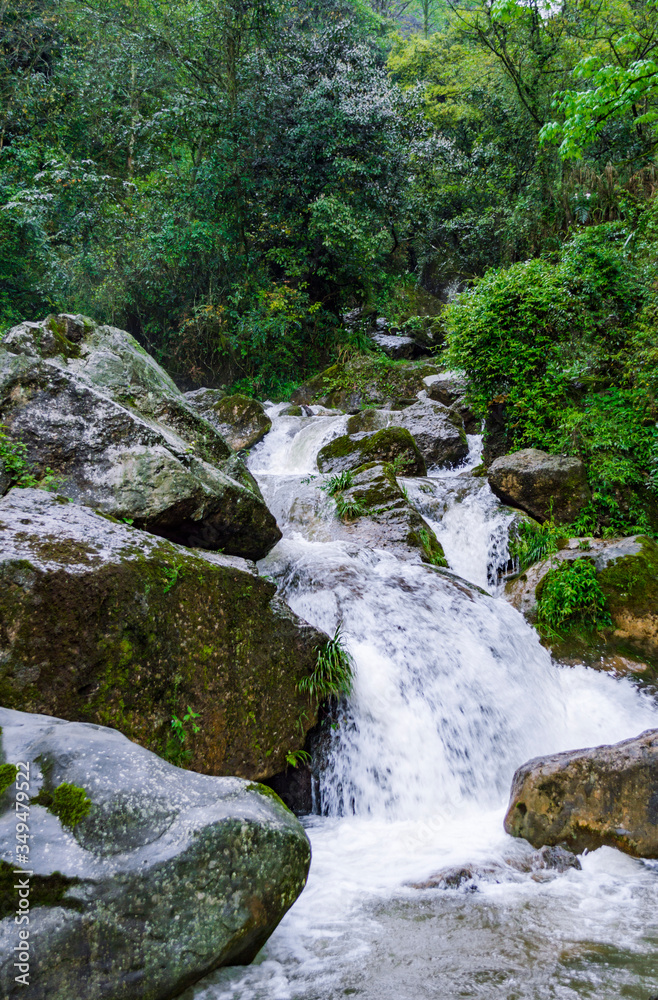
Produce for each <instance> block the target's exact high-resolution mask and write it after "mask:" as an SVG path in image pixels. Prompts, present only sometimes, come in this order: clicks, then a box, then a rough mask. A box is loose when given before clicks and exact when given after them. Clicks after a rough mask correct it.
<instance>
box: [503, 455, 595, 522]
mask: <svg viewBox="0 0 658 1000" xmlns="http://www.w3.org/2000/svg"><path fill="white" fill-rule="evenodd" d="M487 475H488V479H489V486H490V487H491V489H492V491H493V492H494V493H495V494H496V496H497V497H498V498H499V500H502V501H503V503H505V504H509V505H510V506H511V507H520V509H521V510H524V511H525V512H526V513H527V514H530V515H531V517H534V518H536V519H537V520H538V521H545V520H546V519H547V518H548V517H552V518H553V520H554V521H555V522H556V523H557V524H569V523H571V522H572V521H575V520H576V518H577V516H578V514H579V513H580V512H581V510H582V509H583V507H584V506H585V505H586V504H587V503H588V502H589V501H590V500H591V492H590V488H589V486H588V484H587V474H586V472H585V466H584V465H583V463H582V462H581V461H580V459H578V458H565V457H564V456H562V455H549V454H548V453H547V452H545V451H540V450H539V449H537V448H525V449H523V451H515V452H513V453H512V454H511V455H504V456H502V457H501V458H497V459H496V460H495V461H494V462H492V463H491V465H490V466H489V470H488V473H487Z"/></svg>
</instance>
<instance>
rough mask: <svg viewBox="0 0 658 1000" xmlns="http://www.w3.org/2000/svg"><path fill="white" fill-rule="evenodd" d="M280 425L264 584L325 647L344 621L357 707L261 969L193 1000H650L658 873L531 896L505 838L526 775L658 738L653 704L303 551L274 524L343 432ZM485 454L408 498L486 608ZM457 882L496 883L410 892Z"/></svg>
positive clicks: (385, 582)
mask: <svg viewBox="0 0 658 1000" xmlns="http://www.w3.org/2000/svg"><path fill="white" fill-rule="evenodd" d="M281 408H282V407H278V408H273V410H272V411H271V415H272V416H273V417H274V426H273V429H272V431H271V432H270V434H268V435H267V437H266V438H265V440H264V441H263V442H262V444H261V445H259V446H258V447H257V448H256V449H254V451H253V453H252V456H251V457H250V468H251V470H252V472H254V474H255V475H256V476H257V477H258V478H259V480H261V482H262V486H263V489H264V492H265V495H266V497H268V498H269V497H276V510H277V516H278V518H279V523H280V525H281V528H282V530H283V532H284V538H283V539H282V541H281V542H280V543H279V544H278V545H277V546H276V547H275V548H274V549H273V550H272V552H271V553H270V554H269V556H268V557H267V558H266V559H265V560H263V562H262V563H261V565H260V569H261V572H263V573H267V574H268V575H270V576H271V577H273V578H274V579H275V580H276V581H277V583H278V584H279V587H280V591H281V593H282V594H283V595H284V596H285V598H286V600H287V601H288V602H289V603H290V605H291V606H292V608H293V609H294V610H295V611H296V612H297V613H298V614H300V615H301V616H302V617H303V618H305V619H306V620H307V621H310V622H312V623H313V624H315V625H317V626H319V627H321V628H323V629H324V630H325V631H327V632H329V633H331V632H333V630H334V628H335V626H336V624H337V623H338V622H339V621H342V622H343V629H344V634H345V638H346V642H347V644H348V646H349V648H350V651H351V652H352V654H353V657H354V660H355V664H356V675H355V683H354V691H353V695H352V697H351V698H350V701H349V703H348V704H347V705H346V706H345V708H344V709H343V710H342V712H341V714H340V717H339V720H338V723H337V725H336V728H335V731H334V732H333V735H332V744H331V750H330V754H329V763H328V767H327V769H326V770H325V772H324V774H323V776H322V780H321V790H320V793H321V807H322V812H323V815H322V816H313V817H309V818H307V820H306V821H305V822H306V826H307V830H308V834H309V837H310V838H311V842H312V847H313V862H312V867H311V874H310V878H309V882H308V885H307V888H306V889H305V891H304V892H303V893H302V895H301V897H300V898H299V900H298V901H297V903H296V904H295V906H294V907H293V908H292V910H291V911H290V912H289V913H288V914H287V915H286V917H285V918H284V920H283V921H282V923H281V925H280V926H279V928H278V929H277V931H276V932H275V933H274V935H273V936H272V938H271V939H270V941H269V942H268V944H267V945H266V947H265V949H264V950H263V952H262V953H261V956H259V959H258V961H257V963H256V964H255V965H253V966H250V967H249V968H248V969H224V970H221V971H220V972H218V973H216V974H215V975H214V976H212V977H209V978H208V979H207V980H205V981H204V982H203V983H202V984H200V985H199V986H197V987H196V988H195V989H194V990H192V991H190V992H189V994H188V996H189V998H191V997H194V998H195V1000H229V998H231V1000H329V998H335V997H343V996H349V995H357V996H359V997H362V998H367V1000H382V998H389V997H390V998H391V1000H392V998H396V1000H398V998H399V1000H406V998H409V1000H412V998H413V1000H417V998H431V1000H451V998H453V997H454V998H458V997H479V998H487V1000H493V998H502V1000H513V998H518V1000H526V998H527V1000H530V998H532V1000H544V998H545V1000H549V998H560V1000H562V998H564V1000H572V998H576V997H596V998H597V1000H600V998H605V1000H608V998H610V1000H612V998H613V997H614V998H617V997H620V996H624V997H632V998H633V997H634V998H638V1000H642V998H643V1000H647V998H649V997H650V996H652V993H655V991H656V988H658V987H656V983H655V979H654V977H655V976H657V975H658V964H657V961H656V954H657V953H658V952H657V949H656V945H657V944H658V893H657V892H656V890H657V889H658V866H656V865H655V864H653V863H651V862H642V861H637V860H633V859H631V858H628V857H626V856H624V855H622V854H620V853H619V852H617V851H614V850H612V849H609V848H603V849H601V850H599V851H595V852H593V853H591V854H589V855H587V856H585V857H584V858H583V859H582V866H583V867H582V871H576V870H569V871H568V872H566V873H564V874H559V875H555V874H552V873H551V874H549V875H548V876H546V880H545V881H537V880H536V877H533V876H532V874H528V873H526V874H522V873H519V871H518V867H517V868H515V867H514V865H513V864H511V861H510V859H512V860H514V859H517V860H518V859H520V858H523V857H527V855H528V854H529V853H530V850H531V849H530V848H529V847H528V845H526V844H525V843H524V842H522V841H518V840H514V839H513V838H510V837H508V836H507V835H506V834H505V833H504V831H503V827H502V820H503V816H504V812H505V808H506V805H507V800H508V795H509V787H510V782H511V778H512V775H513V772H514V770H515V769H516V768H517V767H518V766H519V765H520V764H522V763H523V762H524V761H525V760H527V759H528V758H530V757H532V756H535V755H539V754H543V753H551V752H555V751H559V750H564V749H573V748H576V747H584V746H592V745H597V744H600V743H604V742H616V741H617V740H620V739H624V738H627V737H629V736H634V735H637V734H638V733H640V732H641V731H642V730H643V729H647V728H651V727H656V726H658V710H657V708H656V705H655V703H654V701H653V700H652V699H650V698H649V697H647V696H646V695H644V694H641V693H639V692H638V691H637V690H636V689H635V688H634V687H633V686H632V684H631V683H630V682H628V681H626V680H619V679H615V678H614V677H612V676H611V675H609V674H604V673H599V672H596V671H593V670H590V669H587V668H585V667H571V668H566V667H558V666H556V665H554V664H553V663H552V662H551V659H550V656H549V655H548V653H547V652H546V650H545V649H543V647H542V646H541V645H540V643H539V641H538V639H537V636H536V634H535V632H534V631H533V630H532V629H531V628H530V626H528V624H527V623H526V622H525V620H524V619H523V618H522V616H521V615H520V614H519V613H518V612H516V611H515V610H514V609H513V608H512V607H510V606H509V605H508V604H507V603H506V602H505V601H503V600H502V599H501V598H500V597H496V596H489V595H486V594H484V593H482V592H481V591H480V590H478V589H475V588H473V587H469V586H468V583H467V582H460V581H458V580H455V579H454V578H452V577H451V576H450V575H449V574H446V573H443V572H441V571H437V570H436V569H434V568H432V567H428V566H422V565H416V564H413V563H408V562H405V563H402V562H400V561H398V560H397V559H396V558H395V557H394V556H392V555H391V554H390V553H386V552H382V551H377V550H374V551H373V550H369V549H359V548H357V547H355V546H354V545H351V544H348V543H345V542H336V541H333V542H320V541H317V540H313V538H309V537H305V531H304V525H303V519H302V521H301V522H300V518H299V516H296V518H295V521H294V530H293V527H291V525H289V524H288V522H287V520H286V510H287V509H290V508H292V506H293V504H294V503H295V499H296V497H297V494H298V492H299V491H300V490H301V479H302V478H303V477H308V476H309V475H310V474H313V473H314V471H315V472H316V471H317V469H316V466H315V456H316V455H317V451H318V450H319V448H320V447H321V446H322V444H324V443H326V441H328V440H330V439H331V438H332V437H334V436H336V435H338V434H340V433H344V426H345V418H344V417H312V418H311V417H304V418H299V417H281V416H278V410H280V409H281ZM478 447H479V442H478V441H477V440H474V441H472V447H471V453H470V455H469V460H468V461H467V464H466V465H465V467H464V468H462V469H461V470H453V471H451V472H450V473H448V474H445V475H441V474H437V473H436V470H435V474H434V476H432V477H430V478H429V479H428V480H425V481H423V480H405V481H404V482H405V484H406V485H407V488H408V491H409V495H410V498H411V499H412V501H414V502H416V503H417V505H418V506H419V509H421V510H422V512H423V514H424V516H425V517H426V519H427V520H428V521H430V523H431V524H432V527H433V528H434V529H435V530H436V533H437V536H438V537H439V539H440V541H441V543H442V544H443V547H444V550H445V552H446V557H447V559H448V562H449V564H450V568H451V570H452V571H453V572H454V573H456V574H459V576H461V577H462V578H463V580H464V581H468V582H470V583H473V584H476V585H477V587H481V588H484V589H489V590H490V591H492V592H494V591H495V589H496V587H495V579H496V567H497V566H499V565H500V564H501V563H503V564H504V562H505V561H506V559H507V548H506V545H507V525H508V522H509V514H508V513H506V512H504V511H503V510H501V508H500V506H499V505H498V504H497V501H495V498H493V497H492V496H491V494H490V492H489V490H488V487H487V486H486V481H483V480H474V479H473V477H469V476H468V475H467V476H464V475H463V473H464V471H468V468H469V464H470V467H473V466H474V465H475V464H477V461H478V460H479V457H478V454H477V449H478ZM295 477H298V480H299V483H300V486H299V490H298V489H296V488H295ZM319 482H320V480H319ZM306 488H308V487H306ZM452 865H471V866H474V867H475V868H476V869H477V868H478V867H479V869H481V870H482V871H486V870H492V868H493V870H494V871H495V872H497V873H498V874H496V875H494V876H492V877H489V878H487V877H483V878H481V879H476V882H475V883H474V884H473V885H472V886H471V888H475V886H477V891H471V892H465V891H460V890H439V889H418V888H412V887H411V886H410V883H419V882H423V881H425V880H427V878H428V876H429V875H431V874H432V873H433V872H436V871H437V870H440V869H442V868H444V867H446V866H452ZM542 877H543V876H542Z"/></svg>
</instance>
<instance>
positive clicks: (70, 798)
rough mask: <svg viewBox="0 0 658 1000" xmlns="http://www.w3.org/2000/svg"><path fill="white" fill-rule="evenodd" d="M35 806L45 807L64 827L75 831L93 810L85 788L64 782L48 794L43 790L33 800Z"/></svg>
mask: <svg viewBox="0 0 658 1000" xmlns="http://www.w3.org/2000/svg"><path fill="white" fill-rule="evenodd" d="M32 802H33V803H34V804H35V805H41V806H45V807H46V809H47V810H48V812H51V813H52V814H53V816H57V818H58V819H59V821H60V823H61V824H62V826H68V827H70V828H71V829H73V827H74V826H77V824H78V823H79V822H80V820H82V819H84V818H85V816H87V815H88V813H89V810H90V809H91V799H90V798H89V796H88V795H87V793H86V792H85V790H84V788H79V787H78V786H77V785H71V784H70V783H69V782H67V781H63V782H62V784H61V785H58V786H57V788H55V789H53V791H52V792H48V791H46V790H45V789H43V788H42V789H41V791H40V792H39V794H38V795H37V796H35V798H33V799H32Z"/></svg>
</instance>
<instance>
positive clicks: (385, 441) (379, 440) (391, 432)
mask: <svg viewBox="0 0 658 1000" xmlns="http://www.w3.org/2000/svg"><path fill="white" fill-rule="evenodd" d="M396 460H397V462H396V466H397V468H398V471H399V473H400V474H401V475H406V476H424V475H426V474H427V469H426V467H425V460H424V459H423V456H422V455H421V453H420V452H419V450H418V446H417V445H416V442H415V441H414V439H413V437H412V436H411V434H410V433H409V431H408V430H406V429H405V428H403V427H386V428H384V429H383V430H381V431H377V432H376V433H375V434H370V435H367V436H365V437H364V436H361V437H356V438H354V437H350V436H349V435H348V434H344V435H342V436H341V437H338V438H335V439H334V440H333V441H330V442H329V443H328V444H326V445H325V446H324V447H323V448H321V449H320V451H319V453H318V459H317V461H318V468H319V469H320V471H321V472H342V471H343V470H344V469H357V468H358V467H359V466H361V465H365V464H367V463H369V462H376V463H379V462H384V463H391V462H394V461H396Z"/></svg>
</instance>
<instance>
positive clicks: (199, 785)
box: [0, 708, 310, 1000]
mask: <svg viewBox="0 0 658 1000" xmlns="http://www.w3.org/2000/svg"><path fill="white" fill-rule="evenodd" d="M0 725H1V726H2V753H3V759H4V761H5V762H6V763H7V764H9V765H12V764H18V763H19V762H20V763H21V768H20V770H19V777H18V779H17V783H16V784H14V783H11V784H9V783H8V781H7V780H6V778H5V782H4V785H5V788H6V790H4V789H3V794H2V795H1V796H0V844H1V845H2V847H1V849H0V858H1V859H2V860H1V861H0V881H1V882H2V893H0V899H1V900H2V913H1V914H0V918H1V919H0V994H1V995H2V996H3V997H5V998H7V1000H14V998H18V997H29V1000H72V998H73V997H75V998H76V1000H166V998H170V997H174V996H177V995H178V994H179V993H181V992H182V991H183V990H184V989H185V988H186V987H187V986H189V985H191V984H192V983H194V982H196V981H197V980H198V979H200V978H202V977H203V976H204V975H206V974H207V973H209V972H211V971H212V970H213V969H215V968H217V967H218V966H222V965H235V964H245V963H248V962H250V961H252V959H253V958H254V956H255V955H256V953H257V952H258V951H259V949H260V948H261V947H262V945H263V944H264V942H265V941H266V940H267V938H268V937H269V935H270V934H271V933H272V931H273V930H274V928H275V927H276V926H277V924H278V923H279V921H280V920H281V918H282V916H283V915H284V913H285V912H286V910H287V909H288V908H289V907H290V906H291V905H292V903H294V901H295V899H296V898H297V896H298V895H299V893H300V892H301V890H302V889H303V887H304V884H305V881H306V875H307V872H308V866H309V861H310V847H309V843H308V839H307V837H306V834H305V833H304V830H303V828H302V826H301V825H300V823H299V822H298V821H297V820H296V819H295V817H294V816H293V814H292V813H291V812H289V811H288V809H286V807H285V806H284V805H283V804H282V803H281V802H280V800H279V799H278V798H277V797H276V796H275V795H274V794H273V793H272V792H271V791H270V790H269V789H265V788H264V787H263V786H262V785H256V784H250V783H248V782H246V781H242V780H240V779H239V778H213V777H209V776H207V775H202V774H192V773H190V772H186V771H181V770H180V769H179V768H176V767H172V766H171V765H170V764H167V763H165V761H163V760H160V759H159V758H158V757H156V756H155V754H152V753H150V752H149V751H147V750H144V749H142V748H141V747H139V746H136V745H135V744H134V743H131V742H130V740H127V739H126V738H125V737H124V736H121V735H120V734H119V733H117V732H115V731H114V730H111V729H105V728H102V727H100V726H90V725H82V724H79V723H70V722H64V721H62V720H60V719H51V718H46V717H44V716H39V715H28V714H25V713H23V712H14V711H9V710H7V709H4V708H3V709H0ZM28 768H29V780H22V776H23V775H25V773H26V770H27V769H28ZM12 777H13V775H11V774H10V775H9V781H11V780H12ZM7 785H8V787H7ZM62 786H64V787H63V788H62ZM67 786H68V787H67ZM67 800H68V801H67ZM16 804H18V808H16ZM22 816H27V817H28V819H27V823H28V826H29V834H30V836H29V840H28V842H27V843H28V846H29V855H28V854H26V853H24V852H23V851H22V850H21V849H20V843H19V841H18V840H17V819H18V818H20V817H22ZM28 859H29V860H28ZM21 870H29V873H30V874H29V875H25V876H22V875H21V874H20V871H21ZM22 881H27V882H28V883H29V886H30V895H29V904H30V906H29V921H30V922H29V963H25V964H24V968H23V969H17V968H16V966H15V964H14V963H15V962H16V961H17V955H20V950H19V951H16V950H15V949H16V947H17V946H18V945H20V944H21V938H20V937H19V933H20V930H21V929H23V928H24V927H25V926H27V925H17V924H16V923H15V919H14V914H15V912H16V910H17V908H18V890H17V889H16V888H15V887H16V886H17V884H19V882H22ZM28 968H29V973H28V979H27V982H28V984H29V985H28V986H27V988H26V986H25V985H24V984H23V983H21V982H17V981H16V976H17V975H21V973H24V972H25V971H26V969H28ZM24 982H25V981H24Z"/></svg>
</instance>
